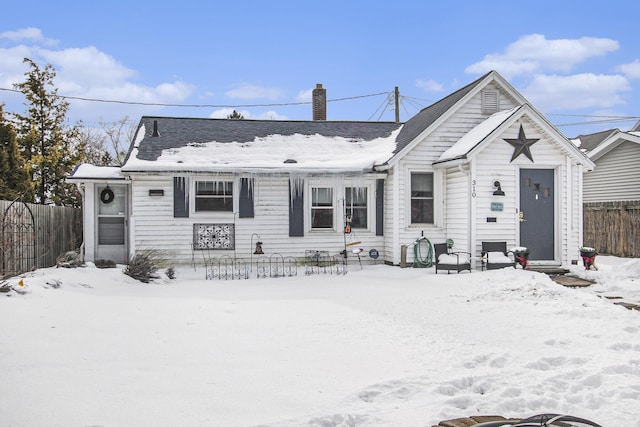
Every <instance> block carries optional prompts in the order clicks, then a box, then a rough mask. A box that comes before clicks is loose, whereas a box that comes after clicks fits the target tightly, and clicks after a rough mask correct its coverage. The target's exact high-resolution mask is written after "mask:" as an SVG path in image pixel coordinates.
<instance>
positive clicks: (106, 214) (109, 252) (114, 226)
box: [96, 185, 127, 263]
mask: <svg viewBox="0 0 640 427" xmlns="http://www.w3.org/2000/svg"><path fill="white" fill-rule="evenodd" d="M98 196H99V197H98V218H97V220H98V227H97V233H98V235H97V239H98V251H97V254H96V259H105V260H111V261H114V262H116V263H126V262H127V259H126V258H127V247H126V241H127V240H126V235H127V230H126V228H127V227H126V213H127V187H126V186H124V185H115V186H104V187H98Z"/></svg>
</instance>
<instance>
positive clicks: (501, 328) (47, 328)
mask: <svg viewBox="0 0 640 427" xmlns="http://www.w3.org/2000/svg"><path fill="white" fill-rule="evenodd" d="M598 265H599V267H600V270H599V271H597V272H596V271H590V272H580V270H581V268H578V267H576V272H577V273H580V274H581V275H583V276H584V277H588V278H591V279H594V280H597V281H598V284H597V285H594V286H592V287H590V288H586V289H568V288H565V287H562V286H560V285H558V284H556V283H554V282H552V281H551V280H550V279H549V278H548V277H547V276H545V275H543V274H540V273H533V272H528V271H522V270H513V269H505V270H499V271H489V272H480V271H474V272H473V273H471V274H469V273H461V274H459V275H457V274H451V275H446V274H439V275H437V276H436V275H435V274H434V272H433V268H431V269H400V268H398V267H388V266H382V265H378V266H370V267H365V269H364V270H360V268H359V267H358V266H357V265H351V266H350V271H349V273H348V274H346V275H344V276H335V275H334V276H332V275H326V276H304V275H303V274H302V273H300V272H299V274H300V275H299V276H298V277H294V278H280V279H255V280H238V281H205V280H202V278H203V277H204V272H203V271H199V272H194V271H193V270H192V269H191V270H189V269H185V270H179V271H178V278H177V279H175V280H169V279H167V278H163V279H161V280H157V281H156V282H155V283H151V284H143V283H140V282H137V281H134V280H133V279H131V278H129V277H128V276H125V275H123V274H122V269H120V268H118V269H97V268H95V267H93V266H87V267H85V268H78V269H63V268H60V269H56V268H52V269H42V270H38V271H36V272H33V273H29V274H26V275H24V276H22V279H23V283H24V287H23V288H20V289H22V290H23V291H24V292H25V294H24V295H20V294H17V293H16V292H10V293H9V294H0V321H1V324H2V327H1V328H0V362H1V363H2V365H1V366H0V426H143V425H144V426H146V425H149V426H151V425H152V426H178V425H179V426H195V425H215V426H257V425H259V426H300V425H307V426H323V427H324V426H431V425H434V424H437V423H438V422H439V421H441V420H444V419H450V418H457V417H464V416H470V415H482V414H498V415H503V416H518V417H520V416H528V415H533V414H536V413H541V412H556V413H571V414H573V415H578V416H582V417H585V418H588V419H592V420H593V421H596V422H598V423H600V424H602V425H603V426H625V427H638V426H640V404H638V402H639V401H640V312H638V311H631V310H627V309H625V308H623V307H621V306H619V305H615V304H614V303H613V301H612V300H608V299H606V298H602V297H600V296H598V295H597V293H600V294H601V295H609V296H622V297H626V298H627V300H629V301H635V302H640V281H639V280H638V279H637V277H639V276H640V260H636V259H633V260H623V259H619V258H613V257H599V258H598ZM19 279H20V278H13V279H10V280H9V282H10V283H11V284H12V285H14V286H18V285H17V282H18V280H19Z"/></svg>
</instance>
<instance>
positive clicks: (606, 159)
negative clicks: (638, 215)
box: [574, 121, 640, 202]
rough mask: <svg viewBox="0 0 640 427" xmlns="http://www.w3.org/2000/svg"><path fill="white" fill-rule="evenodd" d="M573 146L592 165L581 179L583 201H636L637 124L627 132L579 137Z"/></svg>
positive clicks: (639, 175)
mask: <svg viewBox="0 0 640 427" xmlns="http://www.w3.org/2000/svg"><path fill="white" fill-rule="evenodd" d="M574 143H575V144H576V145H578V147H579V148H580V149H581V150H583V151H584V152H585V153H586V154H587V156H589V158H590V159H591V160H592V161H593V162H594V163H595V164H596V169H595V170H594V171H593V172H591V173H589V174H586V175H585V177H584V190H583V192H584V196H583V197H584V201H585V202H611V201H621V200H640V171H639V169H638V165H640V121H639V122H638V123H636V125H635V126H634V127H633V128H631V130H630V131H628V132H623V131H621V130H619V129H610V130H605V131H602V132H598V133H593V134H589V135H580V136H578V137H577V138H576V139H575V140H574Z"/></svg>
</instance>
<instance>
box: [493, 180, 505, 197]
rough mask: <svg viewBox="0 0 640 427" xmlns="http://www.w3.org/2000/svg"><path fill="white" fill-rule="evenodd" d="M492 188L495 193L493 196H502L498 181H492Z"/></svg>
mask: <svg viewBox="0 0 640 427" xmlns="http://www.w3.org/2000/svg"><path fill="white" fill-rule="evenodd" d="M493 186H494V187H496V191H494V192H493V195H494V196H504V191H502V185H500V181H493Z"/></svg>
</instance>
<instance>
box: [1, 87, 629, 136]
mask: <svg viewBox="0 0 640 427" xmlns="http://www.w3.org/2000/svg"><path fill="white" fill-rule="evenodd" d="M0 91H7V92H15V93H22V92H21V91H19V90H16V89H8V88H0ZM380 95H386V97H385V99H384V100H383V101H382V104H381V105H380V106H379V107H378V108H377V109H376V110H375V111H374V112H373V114H371V116H370V117H369V120H371V118H372V117H373V116H374V115H375V114H376V113H378V112H379V111H380V109H381V108H382V107H383V106H384V109H383V110H382V112H381V113H380V117H382V114H384V112H385V111H387V107H388V105H389V102H390V100H391V97H392V96H393V94H392V93H391V92H390V91H389V92H378V93H371V94H368V95H357V96H349V97H344V98H334V99H328V100H327V102H341V101H349V100H353V99H362V98H370V97H374V96H380ZM58 96H59V97H60V98H63V99H70V100H76V101H86V102H101V103H111V104H124V105H142V106H150V107H181V108H255V107H286V106H295V105H309V104H311V103H312V101H301V102H285V103H269V104H168V103H160V102H136V101H120V100H111V99H100V98H86V97H80V96H67V95H58ZM402 99H404V100H406V101H407V102H409V103H410V104H412V105H413V106H414V107H416V105H417V106H420V103H419V102H418V101H426V102H434V101H431V100H427V99H423V98H416V97H410V96H406V95H403V96H402ZM385 104H386V105H385ZM420 107H421V106H420ZM405 110H406V107H405ZM407 113H408V112H407ZM546 115H547V116H560V117H582V118H594V119H602V120H590V121H585V122H574V123H563V124H558V125H556V126H557V127H562V126H581V125H590V124H605V123H620V122H627V121H636V120H640V116H606V115H589V114H560V113H549V114H546ZM380 117H379V118H378V120H379V119H380Z"/></svg>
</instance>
